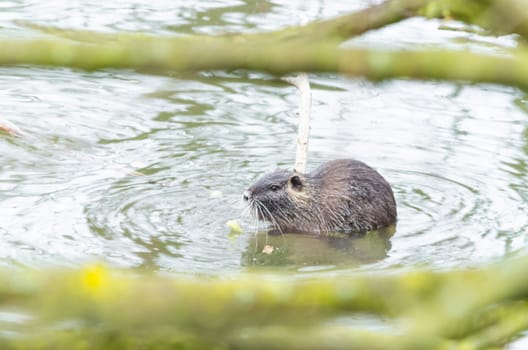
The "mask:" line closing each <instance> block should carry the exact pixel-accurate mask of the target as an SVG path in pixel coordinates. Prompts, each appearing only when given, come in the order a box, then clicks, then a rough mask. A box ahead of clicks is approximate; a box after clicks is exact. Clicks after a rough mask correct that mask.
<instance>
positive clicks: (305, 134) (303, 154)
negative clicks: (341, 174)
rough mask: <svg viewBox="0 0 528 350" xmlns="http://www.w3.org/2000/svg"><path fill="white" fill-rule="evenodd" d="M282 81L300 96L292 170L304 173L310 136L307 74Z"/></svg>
mask: <svg viewBox="0 0 528 350" xmlns="http://www.w3.org/2000/svg"><path fill="white" fill-rule="evenodd" d="M283 80H284V81H287V82H288V83H290V84H292V85H295V87H297V89H298V90H299V93H300V95H301V102H300V105H299V129H298V131H297V151H296V154H295V165H294V168H293V170H294V171H297V172H299V173H305V172H306V161H307V158H308V138H309V136H310V110H311V107H312V93H311V91H310V81H309V80H308V74H306V73H299V75H298V76H296V77H287V78H283Z"/></svg>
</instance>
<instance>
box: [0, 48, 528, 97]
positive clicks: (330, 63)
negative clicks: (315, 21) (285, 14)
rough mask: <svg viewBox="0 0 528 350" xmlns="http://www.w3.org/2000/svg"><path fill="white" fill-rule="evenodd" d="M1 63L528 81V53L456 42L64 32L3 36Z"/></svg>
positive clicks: (523, 83)
mask: <svg viewBox="0 0 528 350" xmlns="http://www.w3.org/2000/svg"><path fill="white" fill-rule="evenodd" d="M1 45H2V48H3V49H2V50H1V51H0V65H14V64H38V65H45V66H68V67H72V68H82V69H88V70H93V69H102V68H136V69H147V70H172V71H201V70H214V69H239V68H241V69H253V70H261V71H266V72H270V73H274V74H279V75H283V74H286V73H291V72H296V71H307V72H340V73H345V74H349V75H353V76H362V77H366V78H368V79H372V80H383V79H390V78H399V77H407V78H413V79H423V80H425V79H441V80H454V81H456V80H463V81H471V82H482V83H496V84H503V85H512V86H518V87H522V88H526V87H527V86H528V53H527V51H526V50H521V49H518V50H517V51H514V52H512V54H511V56H510V57H503V56H495V55H484V54H477V53H472V52H466V51H448V50H419V51H418V50H414V51H410V50H405V51H395V50H368V49H341V48H338V47H337V46H336V45H335V43H331V42H323V43H313V44H299V45H298V46H297V45H294V44H292V43H289V44H277V43H275V44H269V45H262V44H260V43H254V42H251V43H249V42H248V43H238V44H236V43H234V42H232V41H231V40H227V39H220V38H218V39H216V40H212V41H210V42H209V43H207V44H204V43H203V42H202V41H200V40H193V38H173V39H155V40H154V39H152V40H138V41H133V40H127V41H126V43H113V44H97V45H95V44H78V43H71V42H66V41H62V40H60V41H59V40H24V41H7V40H4V41H3V42H1Z"/></svg>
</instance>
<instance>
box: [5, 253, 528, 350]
mask: <svg viewBox="0 0 528 350" xmlns="http://www.w3.org/2000/svg"><path fill="white" fill-rule="evenodd" d="M527 268H528V256H525V257H521V258H510V259H507V260H505V261H503V262H500V263H496V264H493V265H489V266H485V267H483V268H481V269H479V270H476V269H468V270H460V271H448V272H432V271H425V270H424V271H411V272H405V273H394V274H390V275H386V274H385V275H383V274H374V275H372V274H367V273H357V274H355V275H352V276H341V277H339V278H338V279H336V278H334V277H324V278H308V279H297V280H292V279H291V278H289V277H288V276H280V275H274V276H273V277H270V276H264V275H259V274H254V275H247V276H239V277H233V278H230V279H225V278H212V279H200V278H198V277H176V276H172V277H169V276H165V277H162V276H153V275H139V276H138V275H137V274H131V273H125V272H118V271H112V270H109V269H107V268H104V267H102V266H91V267H88V268H85V269H83V270H80V271H48V272H46V271H41V272H35V271H33V272H29V271H26V272H24V271H20V272H19V273H16V274H14V273H12V271H6V270H4V271H0V300H1V301H2V304H3V306H4V307H9V308H14V309H16V310H19V311H21V312H26V313H30V314H31V315H32V316H33V317H34V319H33V320H32V321H31V322H30V324H29V325H24V327H23V328H22V329H21V330H20V332H21V333H22V334H24V336H19V337H15V338H4V337H2V336H0V346H2V349H18V348H24V346H26V348H31V347H30V345H28V344H37V343H39V344H46V346H48V347H47V348H54V349H61V348H64V349H66V348H68V349H69V348H72V346H73V345H72V343H70V342H81V343H83V344H92V345H94V344H96V343H97V348H101V349H105V348H111V345H112V344H113V345H116V342H118V343H117V344H119V345H120V348H121V349H138V348H144V347H141V344H143V346H147V345H148V346H147V348H152V349H156V348H158V347H159V348H168V347H170V346H174V344H180V345H181V346H183V345H185V346H190V347H192V348H208V347H210V346H214V345H218V344H222V346H225V348H248V347H249V348H263V349H264V348H266V349H274V348H284V347H285V345H286V344H287V346H286V347H287V348H299V349H300V348H303V349H315V348H318V346H320V345H321V344H330V342H334V345H333V348H343V349H345V348H350V347H352V346H357V347H359V348H380V349H381V348H386V346H387V344H391V346H390V348H391V349H446V348H454V349H456V348H459V349H485V348H489V347H492V346H499V345H502V344H504V343H505V342H507V341H508V340H510V339H511V338H512V337H513V336H515V335H518V334H520V333H521V332H523V331H526V330H527V329H528V316H527V315H528V312H527V310H528V280H527V279H526V278H524V277H525V272H526V269H527ZM365 314H370V315H374V316H377V317H379V318H380V319H382V320H383V323H384V324H385V325H384V327H381V328H380V329H379V330H377V331H372V330H371V331H367V330H361V329H358V327H357V326H347V325H346V323H340V322H334V320H336V319H342V318H343V317H351V316H352V317H355V318H361V317H362V315H365ZM68 320H76V321H77V322H76V326H75V327H73V329H72V330H68V331H65V332H63V331H61V330H58V329H55V328H53V327H51V328H50V327H49V325H50V324H57V322H58V323H59V324H60V323H64V322H67V321H68ZM395 330H397V332H395ZM24 332H27V334H25V333H24ZM95 338H96V339H95ZM336 339H337V340H336ZM61 344H62V345H61Z"/></svg>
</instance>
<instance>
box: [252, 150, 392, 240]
mask: <svg viewBox="0 0 528 350" xmlns="http://www.w3.org/2000/svg"><path fill="white" fill-rule="evenodd" d="M243 198H244V200H245V201H246V202H248V203H249V206H250V208H251V209H252V211H253V213H254V214H256V216H257V217H258V219H259V220H265V221H268V222H270V223H271V224H272V225H273V227H274V228H275V229H277V230H279V231H281V232H304V233H325V232H345V233H355V232H366V231H371V230H375V229H379V228H383V227H387V226H390V225H392V224H394V223H395V222H396V201H395V200H394V195H393V193H392V189H391V187H390V185H389V183H388V182H387V181H386V180H385V179H384V178H383V177H382V176H381V175H380V174H379V173H378V172H377V171H376V170H374V169H372V168H371V167H369V166H368V165H366V164H365V163H362V162H360V161H357V160H352V159H340V160H333V161H329V162H327V163H324V164H323V165H321V166H320V167H318V168H317V169H315V170H314V171H312V172H310V173H307V174H301V173H297V172H294V171H289V170H276V171H274V172H272V173H269V174H266V175H264V176H263V177H261V178H260V179H258V180H257V182H255V183H254V184H253V185H252V186H251V187H250V188H249V189H248V190H247V191H245V192H244V195H243Z"/></svg>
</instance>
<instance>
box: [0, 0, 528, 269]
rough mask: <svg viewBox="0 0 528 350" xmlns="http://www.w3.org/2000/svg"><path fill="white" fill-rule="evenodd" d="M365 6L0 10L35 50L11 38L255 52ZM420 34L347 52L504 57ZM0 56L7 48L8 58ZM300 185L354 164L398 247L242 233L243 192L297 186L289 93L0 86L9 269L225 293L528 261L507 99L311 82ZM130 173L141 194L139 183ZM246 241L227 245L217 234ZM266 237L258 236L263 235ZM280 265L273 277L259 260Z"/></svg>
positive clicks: (384, 33) (460, 40)
mask: <svg viewBox="0 0 528 350" xmlns="http://www.w3.org/2000/svg"><path fill="white" fill-rule="evenodd" d="M368 3H371V2H369V1H355V2H349V3H346V2H340V3H339V4H338V5H336V3H335V2H330V1H308V2H306V1H298V2H283V3H281V2H270V1H208V2H202V1H186V2H172V1H156V2H142V1H141V2H140V1H133V0H130V1H126V2H125V1H123V2H108V1H105V2H104V1H70V2H61V1H51V2H41V1H2V2H0V37H13V36H17V37H32V36H37V35H42V34H41V33H37V32H34V31H31V30H29V29H27V28H25V27H24V26H22V25H21V24H20V22H18V21H20V20H26V21H31V22H34V23H38V24H43V25H54V26H59V27H65V28H76V29H91V30H99V31H106V32H114V31H146V32H149V33H153V34H169V33H178V34H184V33H205V34H213V33H224V32H233V31H244V32H254V31H261V30H270V29H275V28H279V27H284V26H287V25H294V24H299V23H304V22H306V21H309V20H313V19H317V18H327V17H329V16H333V15H337V14H339V13H343V12H347V11H351V10H355V9H358V8H360V7H362V6H365V5H367V4H368ZM439 25H440V22H438V21H425V20H422V19H413V20H409V21H406V22H404V23H400V24H398V25H395V26H390V27H388V28H385V29H383V30H380V31H376V32H372V33H369V34H368V35H366V36H364V37H362V38H358V39H355V40H352V41H350V42H348V43H347V44H346V45H352V46H354V45H355V46H367V47H387V46H390V47H408V46H410V45H413V44H419V45H426V44H438V45H442V46H444V47H452V48H469V49H472V50H477V51H484V52H501V51H502V50H503V49H504V48H505V47H511V46H513V45H515V39H514V38H513V37H502V38H482V37H479V36H478V35H475V34H471V33H465V32H460V31H446V30H439V29H438V27H439ZM0 49H1V48H0ZM311 83H312V87H313V91H312V92H313V125H312V137H311V144H310V155H309V164H308V167H309V169H313V168H314V167H315V166H317V165H318V164H321V163H322V162H324V161H326V160H330V159H335V158H343V157H352V158H357V159H361V160H363V161H365V162H366V163H368V164H370V165H371V166H373V167H375V168H376V169H378V170H379V171H380V172H381V173H382V174H383V175H384V176H385V177H386V178H387V179H388V180H389V182H390V183H391V184H392V185H393V188H394V191H395V195H396V199H397V202H398V210H399V222H398V225H397V229H396V232H395V234H394V236H393V237H392V238H390V239H388V240H387V239H380V238H379V237H367V238H365V239H363V240H356V241H343V240H339V239H332V240H321V239H318V238H314V237H306V236H292V235H289V236H287V237H268V238H266V237H265V236H263V235H259V236H258V237H257V238H255V236H254V232H255V230H256V229H257V227H256V226H255V225H254V224H253V222H252V220H250V219H249V218H241V212H242V208H243V207H242V203H241V196H242V193H243V191H244V190H245V189H246V188H247V187H248V186H249V185H250V184H251V183H252V182H253V181H254V180H255V179H256V178H257V177H258V176H260V175H261V174H263V173H265V172H267V171H270V170H273V169H275V168H276V167H291V166H292V164H293V158H294V153H295V152H294V151H295V149H294V139H295V132H296V119H295V114H294V112H295V109H296V106H297V103H298V97H297V95H296V91H295V90H294V89H293V88H292V87H290V86H287V85H285V84H283V83H281V82H280V81H279V80H278V79H276V78H274V77H271V76H268V75H265V74H261V73H255V72H245V71H234V72H222V71H215V72H203V73H197V74H169V75H167V76H162V75H149V74H146V73H141V72H135V71H129V70H104V71H98V72H93V73H87V72H83V71H75V70H71V69H66V68H41V67H15V68H0V106H1V108H0V118H5V119H8V120H10V121H11V122H13V123H15V124H16V125H17V126H18V127H20V128H21V129H22V130H23V131H24V132H25V134H26V135H25V136H23V137H18V138H17V137H12V136H8V135H5V134H2V135H0V213H2V219H1V221H0V264H1V265H4V266H19V265H23V266H31V267H46V266H79V265H82V264H85V263H87V262H92V261H104V262H106V263H107V264H109V265H111V266H118V267H127V268H134V269H144V270H149V271H169V272H171V271H176V272H188V273H200V274H202V273H206V274H213V275H220V274H225V273H236V272H239V271H246V270H248V269H250V270H251V269H259V268H261V266H262V265H264V266H268V268H272V269H275V270H288V271H290V272H291V273H299V274H306V273H318V274H322V275H324V274H326V273H332V274H334V273H336V271H337V272H338V273H342V274H346V273H349V272H352V271H356V270H357V269H369V270H372V269H387V268H394V267H409V266H416V265H427V266H431V267H433V268H436V269H444V268H451V267H460V266H468V265H474V264H477V263H481V262H485V261H490V260H493V259H495V258H499V257H502V256H504V255H505V254H507V253H509V252H512V251H516V250H519V249H521V248H523V247H524V246H526V240H527V237H528V236H527V232H528V230H527V225H528V222H527V219H526V218H527V217H528V185H527V181H526V178H527V164H526V159H527V153H528V119H527V113H528V96H527V95H526V94H524V93H523V92H521V91H519V90H517V89H514V88H509V87H501V86H494V85H469V84H455V83H445V82H413V81H407V80H396V81H391V82H385V83H379V84H373V83H370V82H367V81H365V80H362V79H351V78H347V77H343V76H336V75H332V74H324V75H311ZM135 171H137V172H141V173H143V174H144V175H145V176H137V174H136V173H135ZM231 219H238V220H241V224H242V226H243V228H244V229H245V232H244V233H243V234H242V235H241V236H238V237H230V236H229V229H228V228H227V227H226V226H225V222H226V221H227V220H231ZM260 228H262V225H260ZM265 245H270V246H273V247H274V248H275V250H274V252H275V254H276V255H277V256H278V258H276V259H275V258H273V256H274V255H273V253H272V254H271V255H270V256H266V254H264V253H262V248H263V246H265Z"/></svg>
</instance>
